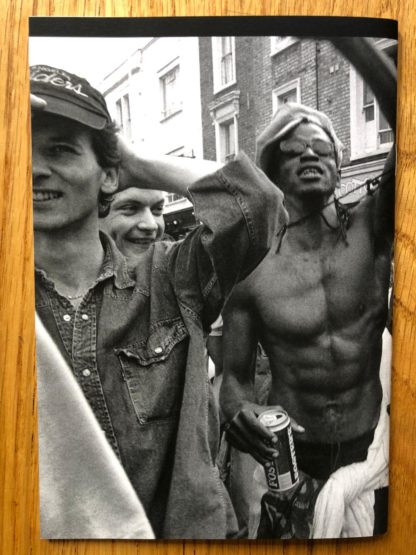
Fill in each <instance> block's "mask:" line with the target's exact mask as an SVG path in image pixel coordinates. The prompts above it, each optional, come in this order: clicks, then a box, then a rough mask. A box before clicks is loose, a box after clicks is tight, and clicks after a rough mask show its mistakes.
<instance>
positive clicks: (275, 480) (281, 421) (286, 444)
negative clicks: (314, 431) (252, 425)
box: [259, 409, 299, 493]
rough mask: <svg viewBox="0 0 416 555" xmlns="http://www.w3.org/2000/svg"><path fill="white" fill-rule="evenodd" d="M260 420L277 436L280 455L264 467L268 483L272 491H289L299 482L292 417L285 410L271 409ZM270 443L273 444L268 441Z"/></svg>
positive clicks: (262, 414) (261, 415) (263, 413)
mask: <svg viewBox="0 0 416 555" xmlns="http://www.w3.org/2000/svg"><path fill="white" fill-rule="evenodd" d="M259 421H260V422H261V423H262V424H263V426H266V428H268V429H269V430H270V431H271V432H273V433H274V434H275V436H276V437H277V440H278V441H277V445H276V448H277V449H278V451H279V456H278V457H277V458H273V460H272V461H270V462H269V463H267V464H266V465H265V467H264V471H265V473H266V479H267V484H268V486H269V490H270V491H272V492H275V493H276V492H282V491H287V490H289V489H291V488H293V486H295V485H296V484H297V483H298V482H299V472H298V467H297V464H296V454H295V444H294V441H293V434H292V427H291V425H290V418H289V416H288V414H287V412H285V411H284V410H280V409H270V410H266V411H265V412H262V413H261V414H260V416H259ZM267 444H268V445H273V444H271V443H269V442H267Z"/></svg>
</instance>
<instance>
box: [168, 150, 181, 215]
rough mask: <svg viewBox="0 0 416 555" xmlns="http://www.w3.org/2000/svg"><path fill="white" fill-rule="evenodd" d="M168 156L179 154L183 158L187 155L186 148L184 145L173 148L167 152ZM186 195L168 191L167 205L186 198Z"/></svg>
mask: <svg viewBox="0 0 416 555" xmlns="http://www.w3.org/2000/svg"><path fill="white" fill-rule="evenodd" d="M166 154H167V155H168V156H177V157H178V158H183V157H184V156H185V149H184V147H183V146H180V147H178V148H175V150H171V151H170V152H167V153H166ZM185 198H186V197H184V196H182V195H178V194H177V193H166V205H169V204H172V203H173V202H177V201H179V200H184V199H185Z"/></svg>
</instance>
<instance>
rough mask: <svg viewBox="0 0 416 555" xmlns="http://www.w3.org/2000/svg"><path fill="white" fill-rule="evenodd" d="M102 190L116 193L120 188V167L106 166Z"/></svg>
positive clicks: (107, 192)
mask: <svg viewBox="0 0 416 555" xmlns="http://www.w3.org/2000/svg"><path fill="white" fill-rule="evenodd" d="M103 174H104V177H103V182H102V184H101V191H102V192H103V193H106V194H110V195H111V194H112V193H115V192H116V191H117V189H118V168H104V169H103Z"/></svg>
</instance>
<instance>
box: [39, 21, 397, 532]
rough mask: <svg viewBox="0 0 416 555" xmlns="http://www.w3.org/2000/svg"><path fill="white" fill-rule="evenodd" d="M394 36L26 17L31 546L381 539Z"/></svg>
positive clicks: (317, 25)
mask: <svg viewBox="0 0 416 555" xmlns="http://www.w3.org/2000/svg"><path fill="white" fill-rule="evenodd" d="M397 49H398V41H397V22H395V21H393V20H375V19H369V18H368V19H367V18H365V19H364V18H361V19H360V18H318V17H299V18H297V17H235V18H233V17H227V18H223V17H221V18H148V19H144V18H142V19H138V18H119V19H115V18H43V17H42V18H31V20H30V38H29V65H30V68H29V74H30V93H31V94H30V102H31V114H32V117H31V130H32V131H31V141H32V186H33V188H32V191H33V193H32V194H33V225H34V244H35V277H34V279H35V303H36V358H37V392H38V408H37V410H38V419H39V420H38V421H39V474H40V512H41V536H42V537H43V538H47V539H94V538H95V539H233V540H236V539H242V540H244V539H250V540H256V539H259V540H262V539H276V540H281V539H288V540H290V539H325V538H363V537H372V536H378V535H381V534H384V533H385V532H386V531H387V517H388V485H389V426H390V422H389V419H390V417H389V414H390V382H391V356H392V335H391V334H392V321H393V319H392V312H393V304H392V298H393V287H394V284H393V274H394V258H393V256H394V252H393V240H394V210H395V203H394V196H395V194H394V189H395V164H396V160H395V151H396V148H395V133H396V129H395V128H396V82H397V77H396V73H397Z"/></svg>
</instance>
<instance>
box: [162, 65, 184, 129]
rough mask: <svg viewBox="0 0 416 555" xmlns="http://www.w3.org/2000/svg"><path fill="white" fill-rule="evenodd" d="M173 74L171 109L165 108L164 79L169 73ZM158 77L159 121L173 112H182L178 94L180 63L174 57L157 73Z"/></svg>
mask: <svg viewBox="0 0 416 555" xmlns="http://www.w3.org/2000/svg"><path fill="white" fill-rule="evenodd" d="M171 74H175V79H174V81H175V87H176V90H175V100H174V101H173V103H172V109H170V110H167V109H166V79H167V78H168V77H169V75H171ZM158 78H159V92H160V104H161V109H160V121H164V120H166V119H169V118H171V117H172V116H174V115H175V114H178V113H179V112H182V110H183V99H182V97H181V94H180V63H179V60H178V59H175V60H174V61H173V62H172V63H171V64H169V66H168V67H166V68H164V70H163V72H160V73H159V74H158Z"/></svg>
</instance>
